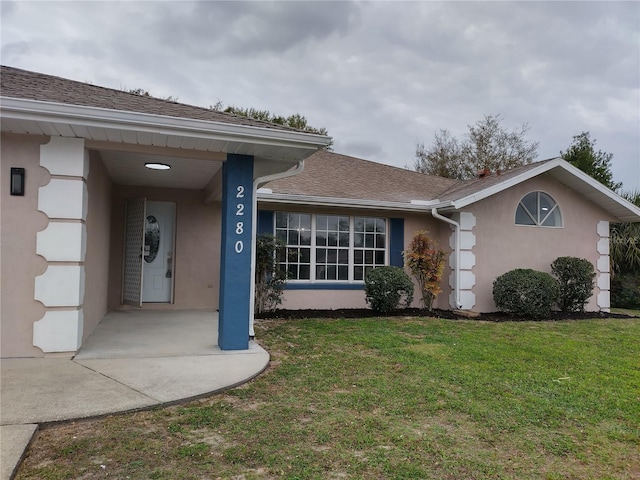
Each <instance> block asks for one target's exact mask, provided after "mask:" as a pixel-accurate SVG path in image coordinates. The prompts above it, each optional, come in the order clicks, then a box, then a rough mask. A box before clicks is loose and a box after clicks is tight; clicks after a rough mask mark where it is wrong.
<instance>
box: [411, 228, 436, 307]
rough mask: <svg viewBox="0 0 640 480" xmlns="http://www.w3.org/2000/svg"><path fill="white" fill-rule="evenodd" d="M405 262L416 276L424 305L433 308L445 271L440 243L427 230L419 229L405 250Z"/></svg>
mask: <svg viewBox="0 0 640 480" xmlns="http://www.w3.org/2000/svg"><path fill="white" fill-rule="evenodd" d="M403 255H404V262H405V264H406V265H407V267H408V268H409V270H411V273H412V274H413V276H414V277H415V278H416V280H417V282H418V286H419V287H420V293H421V294H422V305H423V306H424V308H426V309H428V310H431V307H432V305H433V301H434V300H435V298H436V295H438V294H439V293H440V292H441V291H442V289H441V288H440V280H441V279H442V272H443V271H444V252H443V251H442V250H440V249H439V248H438V243H437V242H436V241H435V240H431V239H430V238H429V236H428V235H427V232H426V231H424V230H423V231H419V232H417V233H416V234H415V236H414V237H413V240H412V241H411V244H409V248H408V249H407V250H405V251H404V252H403Z"/></svg>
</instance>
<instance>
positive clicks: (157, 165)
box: [144, 162, 171, 170]
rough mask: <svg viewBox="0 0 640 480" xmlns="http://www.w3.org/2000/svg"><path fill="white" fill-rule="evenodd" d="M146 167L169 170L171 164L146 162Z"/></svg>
mask: <svg viewBox="0 0 640 480" xmlns="http://www.w3.org/2000/svg"><path fill="white" fill-rule="evenodd" d="M144 166H145V167H147V168H150V169H151V170H169V169H170V168H171V165H167V164H166V163H151V162H150V163H145V164H144Z"/></svg>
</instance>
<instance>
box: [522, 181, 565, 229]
mask: <svg viewBox="0 0 640 480" xmlns="http://www.w3.org/2000/svg"><path fill="white" fill-rule="evenodd" d="M532 193H536V194H538V195H537V198H536V201H537V202H538V205H537V207H538V208H539V207H540V194H541V193H544V194H545V195H547V196H548V197H549V198H550V199H551V200H553V202H554V203H555V206H554V207H553V208H552V209H551V210H550V211H549V213H547V215H546V216H545V217H544V218H543V219H542V221H541V222H540V223H537V220H535V219H534V218H533V217H532V216H531V212H529V210H528V209H527V207H526V206H525V205H524V204H522V201H523V200H524V199H525V197H527V196H528V195H530V194H532ZM521 204H522V207H523V208H524V209H525V212H526V213H527V215H529V217H530V218H531V219H532V220H533V221H534V222H536V224H535V225H525V224H523V223H517V222H516V214H517V213H518V208H519V207H520V205H521ZM554 210H558V212H559V213H560V225H542V223H544V221H545V220H546V219H547V218H549V215H551V214H552V213H553V211H554ZM536 213H537V212H536ZM513 223H514V225H515V226H516V227H529V228H564V215H563V214H562V211H561V210H560V204H559V203H558V201H557V200H556V199H555V197H554V196H553V195H551V194H550V193H548V192H545V191H544V190H531V191H530V192H527V193H525V194H524V195H523V196H522V197H520V200H518V204H517V205H516V209H515V212H514V213H513Z"/></svg>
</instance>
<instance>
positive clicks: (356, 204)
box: [258, 190, 438, 212]
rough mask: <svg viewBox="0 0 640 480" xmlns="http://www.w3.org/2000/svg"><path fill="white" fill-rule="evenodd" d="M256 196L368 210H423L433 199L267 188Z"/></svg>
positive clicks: (289, 201) (433, 202)
mask: <svg viewBox="0 0 640 480" xmlns="http://www.w3.org/2000/svg"><path fill="white" fill-rule="evenodd" d="M258 198H259V200H260V201H262V202H264V203H286V204H295V205H314V206H319V207H335V206H341V207H348V208H362V209H369V210H398V211H403V212H407V211H416V212H424V209H425V206H430V205H433V204H435V203H438V201H437V200H435V201H428V202H422V201H418V200H411V202H410V203H407V202H391V201H378V200H363V199H356V198H339V197H319V196H314V195H296V194H288V193H272V192H269V191H267V190H264V191H260V192H258Z"/></svg>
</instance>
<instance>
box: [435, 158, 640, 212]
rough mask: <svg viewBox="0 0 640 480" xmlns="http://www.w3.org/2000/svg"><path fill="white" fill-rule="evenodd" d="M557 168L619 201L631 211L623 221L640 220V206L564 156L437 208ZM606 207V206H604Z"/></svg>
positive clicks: (480, 196)
mask: <svg viewBox="0 0 640 480" xmlns="http://www.w3.org/2000/svg"><path fill="white" fill-rule="evenodd" d="M555 168H561V169H563V170H565V171H566V172H568V173H570V174H572V175H573V176H575V177H577V178H578V179H579V180H581V181H582V182H584V183H585V184H586V185H587V186H588V187H590V188H592V189H595V190H597V191H598V192H599V193H601V194H602V195H604V196H606V197H608V198H609V199H611V200H613V201H615V202H616V203H618V204H619V205H620V206H622V207H624V208H625V209H627V210H628V211H629V214H630V215H628V216H624V217H618V218H619V219H620V220H621V221H624V222H640V208H638V207H636V206H635V205H634V204H633V203H631V202H629V201H628V200H626V199H624V198H622V197H621V196H620V195H618V194H616V193H615V192H613V191H611V190H610V189H608V188H607V187H605V186H604V185H602V184H601V183H600V182H598V181H597V180H596V179H594V178H593V177H591V176H589V175H587V174H586V173H584V172H583V171H582V170H580V169H579V168H577V167H574V166H573V165H571V164H570V163H569V162H566V161H565V160H563V159H562V158H555V159H553V160H550V161H548V162H545V163H543V164H542V165H540V166H538V167H535V168H531V169H529V170H527V171H526V172H523V173H522V174H520V175H517V176H515V177H513V178H510V179H508V180H505V181H504V182H501V183H499V184H497V185H493V186H491V187H489V188H486V189H484V190H480V191H479V192H476V193H474V194H472V195H468V196H466V197H463V198H460V199H458V200H453V201H451V202H447V204H443V205H440V206H438V205H436V207H437V208H445V209H446V208H447V207H450V208H453V209H456V210H459V209H461V208H464V207H466V206H468V205H471V204H472V203H475V202H478V201H480V200H483V199H485V198H487V197H490V196H491V195H495V194H496V193H500V192H502V191H503V190H506V189H508V188H511V187H513V186H515V185H517V184H519V183H522V182H524V181H526V180H529V179H531V178H533V177H536V176H538V175H541V174H543V173H545V172H551V174H553V172H552V170H553V169H555ZM603 208H604V207H603ZM605 209H606V208H605Z"/></svg>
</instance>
